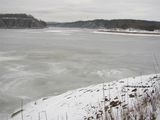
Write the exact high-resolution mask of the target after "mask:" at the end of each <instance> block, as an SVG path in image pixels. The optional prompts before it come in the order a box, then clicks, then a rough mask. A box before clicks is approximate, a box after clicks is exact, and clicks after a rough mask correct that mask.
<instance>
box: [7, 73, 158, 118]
mask: <svg viewBox="0 0 160 120" xmlns="http://www.w3.org/2000/svg"><path fill="white" fill-rule="evenodd" d="M159 91H160V75H159V74H157V75H155V74H154V75H145V76H139V77H133V78H126V79H121V80H118V81H113V82H110V83H104V84H98V85H92V86H89V87H86V88H80V89H77V90H73V91H68V92H66V93H64V94H61V95H58V96H53V97H44V98H41V99H39V100H37V101H34V102H32V103H29V104H27V105H24V106H22V108H20V109H18V110H16V111H15V112H14V113H13V114H12V115H11V117H10V119H9V120H105V119H104V117H105V118H106V120H129V119H132V120H144V119H145V120H156V119H157V120H158V118H160V117H159V116H160V115H158V113H159V112H158V111H159V100H160V93H159ZM104 111H105V112H104Z"/></svg>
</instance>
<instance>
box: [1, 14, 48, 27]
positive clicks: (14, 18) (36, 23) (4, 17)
mask: <svg viewBox="0 0 160 120" xmlns="http://www.w3.org/2000/svg"><path fill="white" fill-rule="evenodd" d="M46 26H47V24H46V23H45V22H44V21H41V20H38V19H36V18H34V17H33V16H31V15H26V14H0V28H3V29H22V28H44V27H46Z"/></svg>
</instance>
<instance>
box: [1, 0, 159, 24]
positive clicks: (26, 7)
mask: <svg viewBox="0 0 160 120" xmlns="http://www.w3.org/2000/svg"><path fill="white" fill-rule="evenodd" d="M0 3H1V4H0V12H1V13H28V14H32V15H34V16H36V17H38V18H40V19H43V20H46V21H75V20H86V19H96V18H103V19H116V18H132V19H147V20H160V14H159V12H158V11H160V7H159V5H160V1H159V0H0Z"/></svg>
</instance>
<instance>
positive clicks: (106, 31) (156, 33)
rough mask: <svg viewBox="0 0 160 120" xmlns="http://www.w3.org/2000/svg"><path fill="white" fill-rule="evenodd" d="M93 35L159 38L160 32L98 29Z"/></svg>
mask: <svg viewBox="0 0 160 120" xmlns="http://www.w3.org/2000/svg"><path fill="white" fill-rule="evenodd" d="M95 33H106V34H120V35H136V36H137V35H138V36H160V31H159V30H156V31H145V30H136V29H99V30H97V31H95Z"/></svg>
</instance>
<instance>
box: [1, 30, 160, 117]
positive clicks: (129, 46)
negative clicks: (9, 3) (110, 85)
mask: <svg viewBox="0 0 160 120" xmlns="http://www.w3.org/2000/svg"><path fill="white" fill-rule="evenodd" d="M95 31H96V30H89V29H69V28H68V29H67V28H47V29H31V30H28V29H24V30H21V29H18V30H14V29H12V30H4V29H2V30H0V118H4V119H5V118H7V117H6V115H5V114H3V113H10V112H12V111H13V110H14V109H15V108H19V107H20V103H21V99H24V102H25V103H27V102H29V101H32V100H35V99H38V98H40V97H42V96H53V95H57V94H60V93H63V92H65V91H67V90H71V89H75V88H79V87H84V86H88V85H92V84H97V83H102V82H104V81H112V80H118V79H121V78H126V77H130V76H137V75H141V74H150V73H155V72H158V70H159V69H158V68H154V66H155V64H157V63H159V62H160V54H159V51H160V36H136V35H116V34H115V35H114V34H105V33H98V32H95ZM154 55H155V56H156V59H155V58H154ZM156 60H157V63H156V62H155V61H156ZM155 69H156V70H155ZM101 73H103V75H104V76H103V77H102V76H100V75H101Z"/></svg>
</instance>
